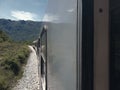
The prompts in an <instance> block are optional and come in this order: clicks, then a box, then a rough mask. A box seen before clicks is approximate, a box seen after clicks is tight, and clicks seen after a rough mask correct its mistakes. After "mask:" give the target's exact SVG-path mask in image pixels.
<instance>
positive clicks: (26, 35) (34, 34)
mask: <svg viewBox="0 0 120 90" xmlns="http://www.w3.org/2000/svg"><path fill="white" fill-rule="evenodd" d="M41 24H42V22H35V21H24V20H20V21H13V20H9V19H0V29H2V30H4V31H5V32H6V33H7V34H8V35H9V36H10V37H11V38H12V39H13V40H15V41H28V40H31V41H32V40H35V39H36V38H38V35H39V33H40V28H41Z"/></svg>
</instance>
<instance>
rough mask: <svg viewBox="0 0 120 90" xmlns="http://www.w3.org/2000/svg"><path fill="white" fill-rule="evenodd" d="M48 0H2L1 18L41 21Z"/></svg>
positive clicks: (0, 3) (0, 7) (0, 2)
mask: <svg viewBox="0 0 120 90" xmlns="http://www.w3.org/2000/svg"><path fill="white" fill-rule="evenodd" d="M46 7H47V0H0V18H6V19H12V20H33V21H41V20H42V18H43V16H44V14H45V10H46Z"/></svg>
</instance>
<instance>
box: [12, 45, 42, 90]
mask: <svg viewBox="0 0 120 90" xmlns="http://www.w3.org/2000/svg"><path fill="white" fill-rule="evenodd" d="M29 48H30V49H31V53H30V56H29V58H28V61H27V64H26V66H25V67H24V73H23V77H22V78H21V79H20V80H18V83H17V84H16V86H15V87H14V88H13V90H40V79H39V74H38V59H37V55H36V52H35V50H34V49H33V47H32V46H29Z"/></svg>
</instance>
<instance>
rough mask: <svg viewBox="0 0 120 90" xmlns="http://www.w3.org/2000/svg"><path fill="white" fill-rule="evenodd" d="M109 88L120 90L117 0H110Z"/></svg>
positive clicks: (119, 23)
mask: <svg viewBox="0 0 120 90" xmlns="http://www.w3.org/2000/svg"><path fill="white" fill-rule="evenodd" d="M110 90H120V1H119V0H110Z"/></svg>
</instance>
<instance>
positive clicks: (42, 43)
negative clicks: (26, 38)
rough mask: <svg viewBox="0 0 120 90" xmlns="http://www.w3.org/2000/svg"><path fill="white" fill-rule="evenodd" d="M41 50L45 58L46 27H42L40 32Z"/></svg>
mask: <svg viewBox="0 0 120 90" xmlns="http://www.w3.org/2000/svg"><path fill="white" fill-rule="evenodd" d="M40 37H41V51H42V53H43V56H44V58H45V59H46V57H47V52H46V49H47V48H46V47H47V32H46V28H45V27H43V29H42V32H41V36H40Z"/></svg>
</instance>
